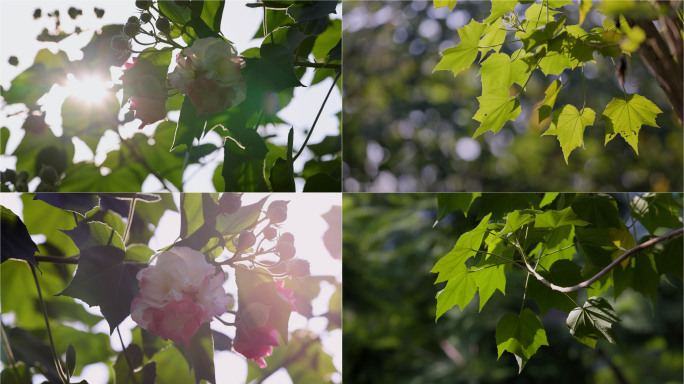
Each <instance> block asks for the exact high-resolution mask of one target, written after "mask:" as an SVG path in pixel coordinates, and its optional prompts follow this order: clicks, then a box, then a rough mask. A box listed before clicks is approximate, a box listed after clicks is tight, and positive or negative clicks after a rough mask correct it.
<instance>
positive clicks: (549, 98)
mask: <svg viewBox="0 0 684 384" xmlns="http://www.w3.org/2000/svg"><path fill="white" fill-rule="evenodd" d="M561 87H562V83H561V81H560V80H555V81H554V82H553V83H551V84H550V85H549V87H548V88H546V96H545V97H544V100H542V102H541V105H540V106H539V108H538V109H537V110H538V111H539V122H540V123H541V122H542V121H543V120H545V119H547V118H548V117H550V116H551V112H552V111H553V106H554V105H555V104H556V97H558V92H560V89H561Z"/></svg>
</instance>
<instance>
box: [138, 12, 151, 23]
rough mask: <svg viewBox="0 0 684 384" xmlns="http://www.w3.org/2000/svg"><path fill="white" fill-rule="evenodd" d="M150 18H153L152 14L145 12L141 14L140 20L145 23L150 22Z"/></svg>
mask: <svg viewBox="0 0 684 384" xmlns="http://www.w3.org/2000/svg"><path fill="white" fill-rule="evenodd" d="M150 20H152V15H150V14H149V13H147V12H145V13H143V14H142V15H140V21H142V22H143V23H149V22H150Z"/></svg>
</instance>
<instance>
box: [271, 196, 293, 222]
mask: <svg viewBox="0 0 684 384" xmlns="http://www.w3.org/2000/svg"><path fill="white" fill-rule="evenodd" d="M287 203H289V201H285V200H276V201H274V202H272V203H271V204H270V205H269V206H268V210H267V211H266V216H267V217H268V219H269V220H270V221H271V224H278V223H282V222H283V221H285V220H287Z"/></svg>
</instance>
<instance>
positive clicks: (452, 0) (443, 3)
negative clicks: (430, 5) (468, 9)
mask: <svg viewBox="0 0 684 384" xmlns="http://www.w3.org/2000/svg"><path fill="white" fill-rule="evenodd" d="M457 2H458V0H434V5H435V8H441V7H449V10H450V11H452V10H453V9H454V7H455V6H456V3H457Z"/></svg>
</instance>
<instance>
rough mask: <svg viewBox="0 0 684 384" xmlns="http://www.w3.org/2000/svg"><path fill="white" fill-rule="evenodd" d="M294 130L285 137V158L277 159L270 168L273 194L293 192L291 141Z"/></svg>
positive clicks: (291, 129)
mask: <svg viewBox="0 0 684 384" xmlns="http://www.w3.org/2000/svg"><path fill="white" fill-rule="evenodd" d="M293 137H294V129H293V128H290V132H289V133H288V135H287V158H286V159H283V158H278V159H277V160H276V162H275V164H274V165H273V168H271V176H270V177H269V181H270V182H271V189H272V190H273V192H295V191H296V189H295V181H294V167H293V163H292V140H293Z"/></svg>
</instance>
